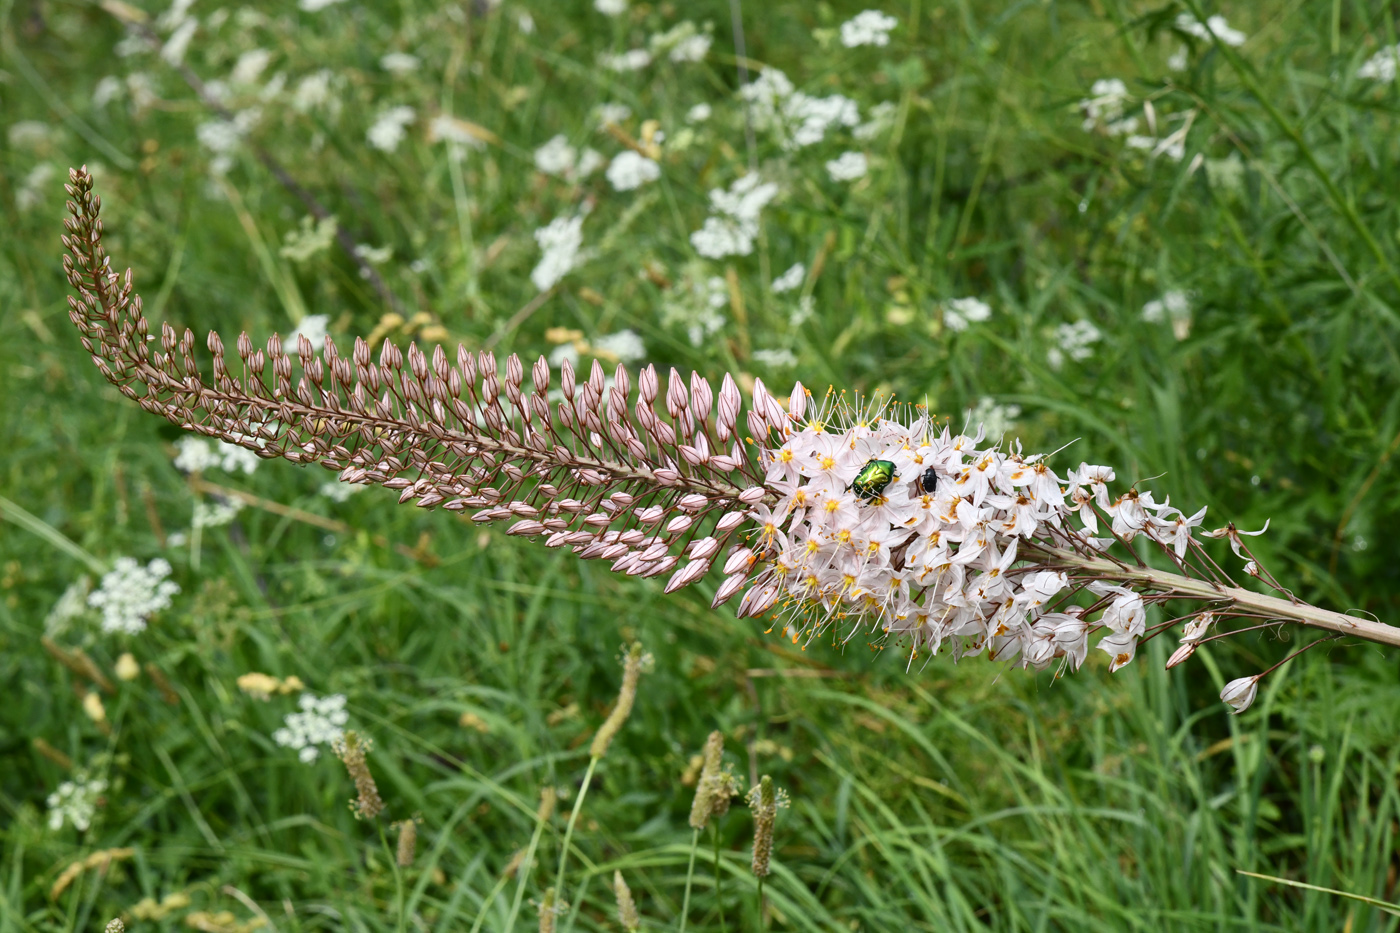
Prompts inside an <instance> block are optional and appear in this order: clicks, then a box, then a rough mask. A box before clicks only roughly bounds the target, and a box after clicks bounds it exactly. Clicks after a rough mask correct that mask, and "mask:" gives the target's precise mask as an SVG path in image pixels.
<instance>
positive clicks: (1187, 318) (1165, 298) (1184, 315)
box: [1142, 289, 1191, 340]
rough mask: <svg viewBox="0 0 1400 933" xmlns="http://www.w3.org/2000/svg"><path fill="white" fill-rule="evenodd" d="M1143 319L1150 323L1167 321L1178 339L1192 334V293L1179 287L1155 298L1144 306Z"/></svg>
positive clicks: (1183, 338)
mask: <svg viewBox="0 0 1400 933" xmlns="http://www.w3.org/2000/svg"><path fill="white" fill-rule="evenodd" d="M1142 319H1143V320H1144V321H1146V322H1147V323H1149V324H1160V323H1162V322H1163V321H1167V322H1169V323H1170V324H1171V326H1172V334H1173V336H1175V337H1176V339H1177V340H1185V339H1186V338H1187V337H1189V336H1191V293H1190V292H1184V291H1181V290H1179V289H1172V290H1171V291H1169V292H1167V293H1165V294H1164V295H1162V297H1161V298H1154V299H1152V300H1151V301H1149V302H1148V303H1147V304H1145V305H1143V306H1142Z"/></svg>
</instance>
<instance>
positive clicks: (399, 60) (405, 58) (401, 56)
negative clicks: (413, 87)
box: [379, 52, 423, 75]
mask: <svg viewBox="0 0 1400 933" xmlns="http://www.w3.org/2000/svg"><path fill="white" fill-rule="evenodd" d="M422 63H423V62H422V61H421V60H420V59H419V58H418V56H417V55H411V54H409V53H408V52H390V53H389V54H387V55H385V56H383V57H382V58H380V59H379V67H380V68H383V69H384V70H385V71H387V72H389V73H390V74H396V75H402V74H408V73H409V72H413V71H417V70H418V66H419V65H421V64H422Z"/></svg>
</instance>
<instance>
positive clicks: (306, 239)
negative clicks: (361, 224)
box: [277, 214, 339, 347]
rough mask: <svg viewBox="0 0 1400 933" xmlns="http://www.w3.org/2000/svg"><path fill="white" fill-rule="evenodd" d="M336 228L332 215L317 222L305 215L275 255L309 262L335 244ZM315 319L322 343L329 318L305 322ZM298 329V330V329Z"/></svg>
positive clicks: (310, 318) (314, 315) (287, 234)
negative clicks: (319, 328)
mask: <svg viewBox="0 0 1400 933" xmlns="http://www.w3.org/2000/svg"><path fill="white" fill-rule="evenodd" d="M338 226H339V224H338V222H337V221H336V217H335V215H334V214H331V215H329V216H326V217H322V218H321V219H319V220H317V219H316V218H315V217H312V216H311V215H310V214H307V215H306V216H305V217H302V218H301V221H300V222H299V225H298V227H297V229H295V230H288V231H287V233H286V236H284V237H283V238H282V247H281V248H280V249H279V250H278V251H277V254H278V255H279V256H282V257H283V258H284V259H290V260H291V261H292V262H296V263H303V262H309V261H311V259H312V258H313V257H315V256H318V255H320V254H321V253H324V252H326V251H327V250H329V249H330V248H331V244H333V243H334V242H335V233H336V229H337V227H338ZM317 318H319V319H320V320H321V322H322V323H321V338H322V341H324V339H325V326H326V322H328V321H329V320H330V317H329V316H328V315H325V314H313V315H310V316H309V317H308V318H307V320H308V321H309V320H314V319H317ZM298 329H299V330H300V328H298ZM307 336H308V339H309V338H310V336H311V335H310V334H307ZM311 342H312V343H313V344H316V346H318V347H320V346H322V345H323V344H322V343H319V342H317V341H315V340H312V341H311ZM282 344H283V346H286V344H287V341H286V340H285V339H284V340H283V341H282ZM293 346H295V344H293Z"/></svg>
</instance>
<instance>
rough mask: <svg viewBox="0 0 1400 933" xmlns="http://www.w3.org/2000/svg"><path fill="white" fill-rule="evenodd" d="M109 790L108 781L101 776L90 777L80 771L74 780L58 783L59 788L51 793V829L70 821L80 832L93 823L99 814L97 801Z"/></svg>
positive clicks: (49, 802)
mask: <svg viewBox="0 0 1400 933" xmlns="http://www.w3.org/2000/svg"><path fill="white" fill-rule="evenodd" d="M106 790H107V782H106V781H104V780H102V779H101V778H89V777H88V776H87V774H86V773H84V772H81V771H80V772H78V773H77V774H75V775H74V776H73V780H71V781H64V782H63V783H62V784H60V785H58V790H56V791H54V792H53V793H52V794H49V799H48V801H47V802H48V805H49V829H52V830H59V829H62V828H63V824H64V823H68V824H69V825H71V826H72V827H73V828H74V829H76V830H78V831H79V832H84V831H85V830H87V828H88V827H89V826H91V825H92V818H93V817H94V816H96V815H97V801H98V798H100V797H101V796H102V794H103V792H104V791H106Z"/></svg>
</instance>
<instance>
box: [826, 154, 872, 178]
mask: <svg viewBox="0 0 1400 933" xmlns="http://www.w3.org/2000/svg"><path fill="white" fill-rule="evenodd" d="M869 170H870V162H869V160H868V159H866V157H865V153H863V152H843V153H841V154H840V155H839V156H837V157H836V158H834V159H832V160H831V161H830V162H827V163H826V173H827V174H828V175H830V176H831V180H832V181H855V180H857V179H860V178H864V177H865V173H866V172H868V171H869Z"/></svg>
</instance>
